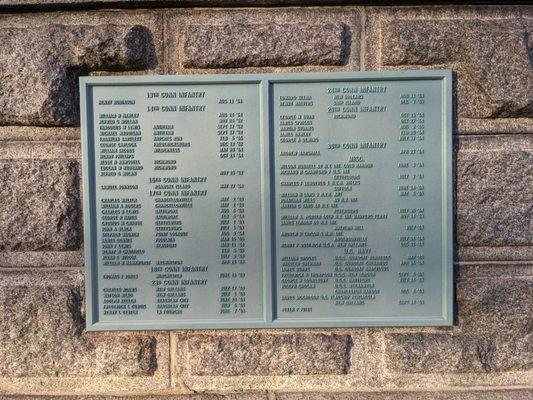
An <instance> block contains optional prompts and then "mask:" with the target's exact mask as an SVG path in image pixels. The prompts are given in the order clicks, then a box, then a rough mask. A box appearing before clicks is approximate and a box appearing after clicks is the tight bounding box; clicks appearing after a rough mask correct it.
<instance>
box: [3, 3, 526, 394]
mask: <svg viewBox="0 0 533 400" xmlns="http://www.w3.org/2000/svg"><path fill="white" fill-rule="evenodd" d="M259 3H260V4H261V5H263V6H264V7H261V8H250V7H252V6H254V5H258V4H259ZM259 3H254V2H252V1H247V0H242V1H239V0H235V1H233V2H225V1H224V0H220V1H214V0H213V1H202V0H199V1H196V2H194V1H182V2H178V1H167V2H164V3H162V4H161V2H156V1H151V0H147V1H133V2H130V3H126V2H123V1H115V0H99V1H88V2H87V1H82V0H0V10H2V11H0V399H2V400H4V399H19V400H22V399H37V398H39V399H104V398H110V397H112V398H115V399H125V398H134V399H136V398H139V399H140V398H142V399H171V398H173V399H174V398H180V399H181V398H183V399H191V400H193V399H213V400H214V399H223V398H224V399H232V400H233V399H235V400H248V399H265V400H307V399H309V400H310V399H313V400H319V399H320V400H355V399H357V400H378V399H379V400H381V399H387V400H427V399H437V400H452V399H453V400H463V399H465V400H467V399H468V400H469V399H483V400H489V399H490V400H492V399H494V400H525V399H530V400H531V399H533V7H532V6H526V5H517V6H511V5H509V6H504V5H501V6H496V5H447V6H432V5H425V6H409V5H406V6H402V7H388V6H380V5H372V2H367V3H370V4H359V5H358V4H355V3H356V2H354V3H353V4H352V5H345V2H341V1H339V2H337V3H335V2H334V1H331V2H323V3H321V4H322V5H321V6H312V5H313V2H312V1H308V2H306V3H307V4H306V5H303V6H302V4H304V3H302V2H298V1H279V2H269V1H268V0H267V1H265V0H262V1H260V2H259ZM326 3H331V4H332V5H331V6H328V5H325V4H326ZM436 3H437V2H436ZM502 3H505V2H503V1H502ZM298 4H300V6H298V7H282V5H285V6H286V5H298ZM343 4H344V5H343ZM193 5H195V6H198V5H203V6H205V7H203V8H194V7H189V6H193ZM225 5H232V6H235V7H233V8H225V7H222V6H225ZM276 5H277V6H276ZM157 6H161V7H157ZM163 6H164V7H163ZM174 6H176V7H174ZM177 6H180V8H178V7H177ZM121 7H122V8H121ZM442 67H447V68H452V69H453V71H454V103H455V104H456V109H455V116H454V121H455V129H454V135H455V139H454V169H455V181H454V189H455V191H454V193H455V296H456V314H457V317H456V322H455V324H454V326H453V327H447V328H360V329H344V328H343V329H303V330H302V329H299V330H290V329H285V330H237V331H224V330H221V331H174V332H135V333H87V332H85V331H84V325H85V317H84V290H83V281H84V276H83V263H84V260H83V254H82V249H83V235H82V219H81V212H82V204H81V193H80V182H81V180H82V179H83V177H82V176H81V172H80V130H79V111H78V107H79V105H78V94H77V77H78V76H80V75H87V74H91V75H113V74H120V75H124V74H188V73H230V72H231V73H243V72H293V71H294V72H296V71H298V72H300V71H360V70H361V71H363V70H402V69H431V68H442ZM115 396H116V397H115Z"/></svg>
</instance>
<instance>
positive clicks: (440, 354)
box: [386, 266, 533, 374]
mask: <svg viewBox="0 0 533 400" xmlns="http://www.w3.org/2000/svg"><path fill="white" fill-rule="evenodd" d="M491 269H499V270H500V271H499V272H500V273H495V272H494V271H490V270H491ZM504 269H505V266H500V267H494V266H484V268H481V267H480V268H478V269H475V270H473V271H469V272H467V273H466V274H463V275H462V278H460V279H459V281H458V283H457V302H458V306H457V309H458V320H459V330H458V331H457V332H451V333H389V334H386V365H387V368H388V369H389V370H390V371H393V372H395V373H401V374H434V373H466V372H468V373H478V374H485V373H495V372H506V371H528V370H529V371H531V370H533V315H532V314H531V309H532V308H533V269H532V268H531V266H529V267H522V273H520V270H519V268H518V267H517V268H515V269H514V271H512V272H511V271H510V273H508V274H507V275H505V274H503V273H501V271H502V270H504ZM485 270H488V273H485Z"/></svg>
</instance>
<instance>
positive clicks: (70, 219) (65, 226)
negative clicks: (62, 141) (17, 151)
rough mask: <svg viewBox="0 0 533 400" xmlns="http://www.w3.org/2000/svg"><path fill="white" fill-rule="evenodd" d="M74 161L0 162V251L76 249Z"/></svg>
mask: <svg viewBox="0 0 533 400" xmlns="http://www.w3.org/2000/svg"><path fill="white" fill-rule="evenodd" d="M79 178H80V167H79V163H78V161H77V160H70V159H63V160H60V159H56V160H9V159H7V160H0V215H2V218H0V250H2V251H6V250H17V251H22V250H32V251H33V250H76V249H79V248H80V246H81V242H82V232H81V202H80V189H79V180H80V179H79Z"/></svg>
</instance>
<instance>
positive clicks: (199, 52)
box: [166, 7, 363, 73]
mask: <svg viewBox="0 0 533 400" xmlns="http://www.w3.org/2000/svg"><path fill="white" fill-rule="evenodd" d="M362 22H363V16H362V11H361V8H360V7H343V8H341V7H338V8H334V7H299V8H283V7H279V8H254V9H247V8H241V9H237V8H235V9H231V8H228V9H224V8H218V9H213V10H197V9H184V10H183V11H181V10H180V11H175V12H171V13H168V14H167V25H166V27H167V30H166V32H167V37H168V52H167V54H168V57H167V58H166V59H167V60H168V70H169V72H171V73H191V72H196V73H206V72H207V70H209V72H211V73H242V72H243V69H245V71H246V72H306V71H343V70H359V69H360V61H361V32H362Z"/></svg>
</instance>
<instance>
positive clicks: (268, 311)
mask: <svg viewBox="0 0 533 400" xmlns="http://www.w3.org/2000/svg"><path fill="white" fill-rule="evenodd" d="M405 80H407V81H411V80H412V81H417V80H440V81H441V95H442V110H441V112H442V130H441V135H442V144H443V145H442V148H441V154H442V157H441V159H442V163H441V166H440V167H441V178H442V193H443V196H442V203H441V211H442V214H441V215H442V221H441V222H442V225H441V226H442V238H443V240H442V244H441V245H442V254H443V257H442V276H443V277H444V279H443V280H442V299H443V301H442V315H441V316H439V317H435V318H413V317H400V316H399V317H396V318H393V319H391V318H381V317H375V318H357V317H354V318H351V319H349V320H346V319H340V320H336V319H335V318H334V317H333V318H331V319H330V320H323V319H316V320H313V319H305V320H294V321H292V322H287V321H282V322H280V321H276V320H275V319H273V298H272V293H273V285H274V283H273V282H272V279H273V277H272V275H273V274H272V269H273V268H274V266H273V265H272V262H273V261H272V260H273V258H274V257H273V252H274V251H275V249H274V248H273V246H271V243H270V238H271V229H272V228H271V226H272V221H271V218H272V214H273V213H272V204H271V196H270V190H269V189H270V185H272V179H273V177H272V176H271V170H270V169H271V161H270V157H271V151H270V141H271V136H272V127H271V126H270V123H271V121H270V118H269V116H270V112H271V111H270V109H269V107H270V106H269V105H270V86H271V84H272V83H278V82H283V83H288V82H308V83H313V82H353V81H356V82H365V81H369V82H370V81H371V82H377V81H405ZM219 83H225V84H227V83H257V84H259V85H260V96H261V101H260V107H261V110H260V112H259V115H260V118H261V146H262V150H261V152H262V160H261V168H262V174H263V180H262V191H263V193H262V212H263V215H262V218H263V222H264V228H263V234H262V237H263V249H264V252H263V262H264V265H263V278H264V282H263V290H264V296H263V300H264V313H263V315H264V321H242V322H241V321H236V322H230V321H223V320H187V321H183V320H181V321H180V320H176V321H161V320H152V321H135V322H132V321H123V322H122V321H121V322H101V321H99V315H98V304H97V303H98V279H97V276H98V265H97V257H96V254H97V249H96V243H97V241H96V232H97V225H96V214H95V213H96V204H95V188H96V176H95V159H94V154H95V152H94V121H93V118H92V115H93V103H92V91H91V88H92V87H94V86H129V85H131V86H140V85H175V84H219ZM80 107H81V138H82V164H83V200H84V206H83V222H84V238H85V239H84V241H85V249H84V251H85V271H86V276H85V283H86V311H87V312H86V319H87V330H88V331H107V330H162V329H213V328H216V329H232V328H305V327H307V328H310V327H369V326H446V325H452V324H453V201H452V195H453V187H452V71H451V70H428V71H422V70H417V71H382V72H339V73H266V74H228V75H221V74H216V75H167V76H106V77H81V78H80Z"/></svg>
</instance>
